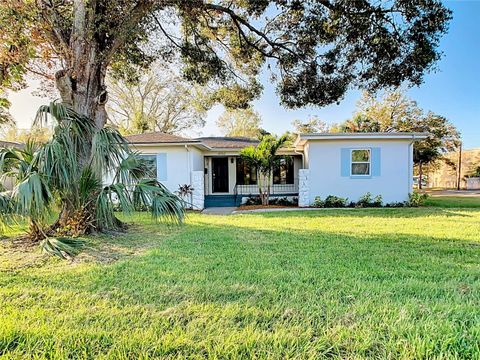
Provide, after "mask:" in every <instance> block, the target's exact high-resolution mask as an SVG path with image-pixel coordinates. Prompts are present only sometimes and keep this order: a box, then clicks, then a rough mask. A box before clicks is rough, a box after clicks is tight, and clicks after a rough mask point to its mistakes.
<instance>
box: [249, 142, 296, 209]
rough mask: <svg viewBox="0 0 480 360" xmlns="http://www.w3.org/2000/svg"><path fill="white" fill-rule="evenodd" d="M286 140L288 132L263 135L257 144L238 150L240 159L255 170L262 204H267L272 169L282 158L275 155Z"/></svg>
mask: <svg viewBox="0 0 480 360" xmlns="http://www.w3.org/2000/svg"><path fill="white" fill-rule="evenodd" d="M288 141H289V135H288V134H285V135H282V136H280V137H279V138H277V137H275V136H273V135H265V136H263V137H262V139H261V141H260V143H259V144H258V145H257V146H255V147H254V146H250V147H247V148H244V149H242V151H241V152H240V156H241V157H242V159H244V160H245V161H246V162H247V163H248V164H249V165H250V166H251V167H252V168H255V169H256V171H257V186H258V193H259V195H260V200H261V201H262V205H264V206H268V203H269V199H270V184H271V183H272V174H273V170H274V168H275V167H277V166H279V165H280V161H281V159H282V157H281V156H279V155H277V152H278V150H279V149H280V148H281V147H282V146H285V145H286V144H287V143H288Z"/></svg>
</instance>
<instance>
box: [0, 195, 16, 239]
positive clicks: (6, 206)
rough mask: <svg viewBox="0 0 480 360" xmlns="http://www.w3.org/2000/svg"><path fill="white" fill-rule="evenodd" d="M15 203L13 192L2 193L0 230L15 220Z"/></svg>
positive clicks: (0, 197)
mask: <svg viewBox="0 0 480 360" xmlns="http://www.w3.org/2000/svg"><path fill="white" fill-rule="evenodd" d="M15 215H16V214H15V203H14V201H13V199H12V192H11V191H3V192H0V230H2V231H3V230H5V227H6V226H8V225H9V224H11V223H12V222H13V221H14V220H15Z"/></svg>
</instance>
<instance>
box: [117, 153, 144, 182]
mask: <svg viewBox="0 0 480 360" xmlns="http://www.w3.org/2000/svg"><path fill="white" fill-rule="evenodd" d="M151 172H152V166H151V164H150V163H149V162H148V161H147V160H145V159H142V158H141V157H139V155H138V153H130V154H129V155H128V157H126V158H125V159H123V160H122V162H121V163H120V165H119V166H118V168H117V171H116V173H115V176H114V182H118V183H122V184H128V185H131V184H134V183H136V182H138V181H139V180H141V179H145V178H147V177H149V174H151Z"/></svg>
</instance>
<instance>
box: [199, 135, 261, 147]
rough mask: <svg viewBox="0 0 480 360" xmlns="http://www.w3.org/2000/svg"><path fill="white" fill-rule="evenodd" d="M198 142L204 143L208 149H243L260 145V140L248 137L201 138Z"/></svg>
mask: <svg viewBox="0 0 480 360" xmlns="http://www.w3.org/2000/svg"><path fill="white" fill-rule="evenodd" d="M196 140H199V141H201V142H202V144H205V145H206V146H208V147H211V148H218V149H242V148H244V147H248V146H255V145H257V144H258V143H259V141H258V140H255V139H249V138H246V137H216V136H215V137H200V138H197V139H196Z"/></svg>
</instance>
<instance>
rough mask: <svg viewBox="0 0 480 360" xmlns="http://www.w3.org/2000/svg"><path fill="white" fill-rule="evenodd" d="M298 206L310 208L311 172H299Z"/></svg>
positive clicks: (304, 170)
mask: <svg viewBox="0 0 480 360" xmlns="http://www.w3.org/2000/svg"><path fill="white" fill-rule="evenodd" d="M298 206H299V207H307V206H310V170H309V169H299V170H298Z"/></svg>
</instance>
